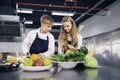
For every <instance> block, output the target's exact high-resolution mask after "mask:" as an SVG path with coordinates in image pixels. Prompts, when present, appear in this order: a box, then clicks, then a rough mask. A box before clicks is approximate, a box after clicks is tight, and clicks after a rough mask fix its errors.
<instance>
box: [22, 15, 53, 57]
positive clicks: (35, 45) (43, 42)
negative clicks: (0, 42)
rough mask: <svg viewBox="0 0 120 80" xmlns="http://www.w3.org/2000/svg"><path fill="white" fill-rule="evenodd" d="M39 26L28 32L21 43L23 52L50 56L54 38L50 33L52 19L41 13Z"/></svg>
mask: <svg viewBox="0 0 120 80" xmlns="http://www.w3.org/2000/svg"><path fill="white" fill-rule="evenodd" d="M40 23H41V27H40V28H38V29H35V30H32V31H30V32H29V33H28V35H27V36H26V38H25V39H24V41H23V43H22V49H23V53H24V54H27V53H29V54H33V53H34V54H40V56H47V57H50V56H51V55H52V54H53V53H54V48H55V39H54V36H53V35H52V34H51V33H50V31H51V29H52V26H53V23H54V21H53V19H52V18H51V17H50V16H48V15H43V16H42V17H41V19H40Z"/></svg>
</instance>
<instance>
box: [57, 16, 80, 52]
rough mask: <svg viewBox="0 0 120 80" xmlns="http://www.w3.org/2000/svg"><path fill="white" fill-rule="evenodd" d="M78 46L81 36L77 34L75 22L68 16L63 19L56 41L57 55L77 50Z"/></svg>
mask: <svg viewBox="0 0 120 80" xmlns="http://www.w3.org/2000/svg"><path fill="white" fill-rule="evenodd" d="M80 46H82V36H81V35H80V34H79V33H78V29H77V27H76V24H75V21H74V20H73V19H72V18H71V17H69V16H66V17H64V18H63V20H62V26H61V30H60V35H59V39H58V53H59V54H62V53H65V51H66V50H68V49H79V48H80Z"/></svg>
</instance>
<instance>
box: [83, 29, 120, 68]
mask: <svg viewBox="0 0 120 80" xmlns="http://www.w3.org/2000/svg"><path fill="white" fill-rule="evenodd" d="M83 45H85V46H87V48H88V49H89V50H92V51H93V52H94V53H95V57H96V58H97V60H98V62H99V64H100V65H104V66H108V67H112V68H117V69H120V29H119V30H115V31H112V32H108V33H104V34H100V35H97V36H94V37H90V38H86V39H84V41H83Z"/></svg>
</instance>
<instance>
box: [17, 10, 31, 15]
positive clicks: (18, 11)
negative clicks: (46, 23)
mask: <svg viewBox="0 0 120 80" xmlns="http://www.w3.org/2000/svg"><path fill="white" fill-rule="evenodd" d="M17 13H28V14H32V13H33V10H32V9H17Z"/></svg>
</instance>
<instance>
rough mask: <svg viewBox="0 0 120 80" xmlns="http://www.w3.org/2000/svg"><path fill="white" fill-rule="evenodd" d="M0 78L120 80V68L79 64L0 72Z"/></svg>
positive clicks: (27, 79) (10, 79)
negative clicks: (96, 67) (26, 70)
mask: <svg viewBox="0 0 120 80" xmlns="http://www.w3.org/2000/svg"><path fill="white" fill-rule="evenodd" d="M0 80H120V70H115V69H111V68H108V67H101V68H98V69H86V68H81V67H79V66H77V67H76V68H75V69H72V70H63V69H60V68H57V67H56V66H54V67H52V68H51V69H50V70H48V71H41V72H24V71H21V70H18V71H12V72H0Z"/></svg>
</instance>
